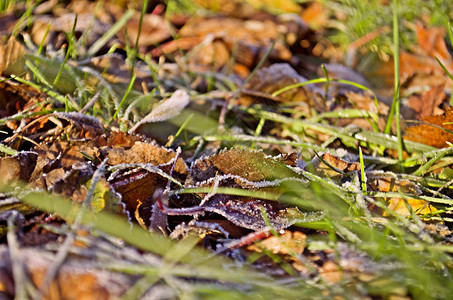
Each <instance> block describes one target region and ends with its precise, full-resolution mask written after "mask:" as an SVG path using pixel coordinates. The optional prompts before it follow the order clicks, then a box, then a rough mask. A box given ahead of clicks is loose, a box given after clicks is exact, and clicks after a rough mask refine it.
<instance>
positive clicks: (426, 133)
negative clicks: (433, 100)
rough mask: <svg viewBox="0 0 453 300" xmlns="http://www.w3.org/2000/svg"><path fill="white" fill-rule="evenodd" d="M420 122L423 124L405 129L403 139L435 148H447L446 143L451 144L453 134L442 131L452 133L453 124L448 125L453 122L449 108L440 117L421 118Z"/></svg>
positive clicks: (451, 111) (452, 115)
mask: <svg viewBox="0 0 453 300" xmlns="http://www.w3.org/2000/svg"><path fill="white" fill-rule="evenodd" d="M422 121H423V123H422V124H420V125H417V126H412V127H409V128H407V130H406V134H405V136H404V138H405V139H408V140H411V141H414V142H417V143H422V144H426V145H430V146H433V147H437V148H443V147H448V144H447V142H453V134H451V133H449V132H447V131H445V130H443V129H442V128H445V129H447V130H450V131H453V124H448V123H451V122H453V110H452V109H451V108H450V109H448V110H446V111H445V113H444V114H442V115H431V116H428V117H423V118H422ZM429 124H433V125H434V126H431V125H429Z"/></svg>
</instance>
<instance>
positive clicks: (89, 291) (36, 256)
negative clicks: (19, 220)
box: [0, 245, 132, 300]
mask: <svg viewBox="0 0 453 300" xmlns="http://www.w3.org/2000/svg"><path fill="white" fill-rule="evenodd" d="M20 253H21V257H22V259H23V262H24V267H25V268H26V272H27V274H28V276H29V278H30V279H29V280H30V282H31V283H32V284H34V285H35V286H36V287H38V288H40V287H42V284H43V282H44V279H45V277H46V274H47V272H48V271H49V268H50V266H52V263H53V262H54V261H55V258H54V254H53V253H52V252H50V251H45V250H39V249H32V248H25V249H20ZM0 261H1V263H0V270H1V271H0V274H2V273H3V275H0V280H1V282H0V291H2V289H3V291H4V292H5V293H6V294H9V295H11V296H14V295H15V291H14V290H11V285H10V284H9V283H8V279H9V280H11V281H12V279H13V274H12V271H11V270H12V262H11V257H10V252H9V251H8V249H7V247H6V246H4V245H2V246H1V247H0ZM16 284H25V282H21V283H16ZM131 285H132V279H131V278H130V277H129V276H127V275H125V274H121V273H118V272H111V271H108V270H106V269H103V268H99V267H96V266H95V265H93V264H92V263H90V262H88V261H87V260H84V259H78V258H67V259H66V260H65V262H64V264H63V265H62V266H61V268H60V269H59V272H57V275H56V276H55V278H54V279H53V280H52V281H51V284H50V286H49V288H48V289H46V290H45V291H44V297H43V299H48V300H51V299H62V298H64V299H99V300H101V299H106V300H107V299H112V298H117V297H120V296H121V295H123V294H124V293H125V292H126V291H127V290H128V289H129V288H130V286H131ZM2 286H3V288H2Z"/></svg>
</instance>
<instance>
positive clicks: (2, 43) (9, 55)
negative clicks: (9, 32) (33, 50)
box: [0, 36, 27, 76]
mask: <svg viewBox="0 0 453 300" xmlns="http://www.w3.org/2000/svg"><path fill="white" fill-rule="evenodd" d="M4 38H5V37H0V75H5V76H8V75H19V74H22V73H23V72H24V71H25V54H26V53H27V52H26V50H25V48H24V47H23V46H22V44H21V43H19V42H18V41H17V40H16V38H15V37H14V36H11V37H10V38H9V39H8V41H6V40H5V39H4Z"/></svg>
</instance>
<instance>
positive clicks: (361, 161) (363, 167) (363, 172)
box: [359, 147, 367, 195]
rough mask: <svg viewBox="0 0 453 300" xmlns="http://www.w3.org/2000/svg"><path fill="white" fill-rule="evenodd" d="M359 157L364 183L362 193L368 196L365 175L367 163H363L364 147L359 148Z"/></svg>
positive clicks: (362, 181)
mask: <svg viewBox="0 0 453 300" xmlns="http://www.w3.org/2000/svg"><path fill="white" fill-rule="evenodd" d="M359 157H360V181H361V183H362V193H363V194H364V195H366V194H367V191H366V174H365V163H364V162H363V153H362V147H359Z"/></svg>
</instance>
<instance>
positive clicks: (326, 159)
mask: <svg viewBox="0 0 453 300" xmlns="http://www.w3.org/2000/svg"><path fill="white" fill-rule="evenodd" d="M321 158H322V160H321V159H320V158H318V157H315V158H314V159H313V160H312V162H311V165H312V166H313V167H314V171H315V172H316V173H317V174H319V175H321V176H326V175H327V176H329V177H331V178H340V177H341V176H342V175H341V174H342V173H341V172H344V173H348V172H353V171H359V170H360V164H359V163H352V162H347V161H345V160H343V159H341V158H339V157H336V156H334V155H332V154H330V153H324V154H323V155H322V156H321ZM326 163H327V164H326Z"/></svg>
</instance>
